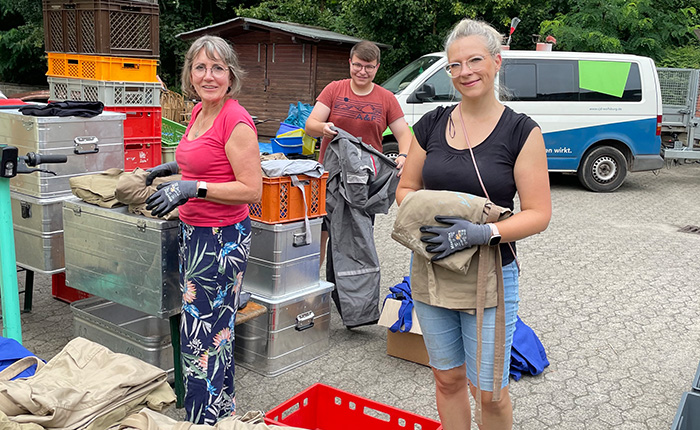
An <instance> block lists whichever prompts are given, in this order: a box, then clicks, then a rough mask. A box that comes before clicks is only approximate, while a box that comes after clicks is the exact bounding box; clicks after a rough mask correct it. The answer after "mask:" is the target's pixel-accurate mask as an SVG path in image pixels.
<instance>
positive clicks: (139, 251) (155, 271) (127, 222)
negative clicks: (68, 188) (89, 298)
mask: <svg viewBox="0 0 700 430" xmlns="http://www.w3.org/2000/svg"><path fill="white" fill-rule="evenodd" d="M178 226H179V221H177V220H170V221H166V220H162V219H154V218H148V217H145V216H142V215H135V214H131V213H129V212H128V210H127V208H126V207H123V206H122V207H119V208H112V209H108V208H102V207H99V206H95V205H91V204H88V203H85V202H83V201H81V200H78V199H72V200H66V201H65V202H64V205H63V229H64V233H65V235H64V247H65V261H66V283H67V285H69V286H71V287H73V288H77V289H79V290H81V291H85V292H86V293H90V294H93V295H95V296H98V297H103V298H105V299H108V300H111V301H114V302H116V303H119V304H121V305H124V306H128V307H130V308H133V309H136V310H139V311H141V312H144V313H146V314H148V315H153V316H157V317H159V318H168V317H170V316H173V315H175V314H177V313H179V312H180V306H181V304H182V295H181V294H180V288H179V271H178V255H177V253H178V232H179V228H178Z"/></svg>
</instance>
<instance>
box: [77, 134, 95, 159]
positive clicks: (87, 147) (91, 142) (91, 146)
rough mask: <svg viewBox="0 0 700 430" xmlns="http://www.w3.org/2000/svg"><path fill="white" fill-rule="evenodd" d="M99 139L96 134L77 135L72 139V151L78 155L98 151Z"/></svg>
mask: <svg viewBox="0 0 700 430" xmlns="http://www.w3.org/2000/svg"><path fill="white" fill-rule="evenodd" d="M99 141H100V140H99V139H98V138H97V137H96V136H78V137H76V138H75V139H73V144H74V146H73V152H74V153H76V154H78V155H82V154H95V153H97V152H100V148H99V147H98V146H97V143H98V142H99Z"/></svg>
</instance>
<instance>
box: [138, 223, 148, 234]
mask: <svg viewBox="0 0 700 430" xmlns="http://www.w3.org/2000/svg"><path fill="white" fill-rule="evenodd" d="M136 227H137V228H138V229H139V231H140V232H142V233H143V232H144V231H146V221H136Z"/></svg>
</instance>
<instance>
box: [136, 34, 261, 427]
mask: <svg viewBox="0 0 700 430" xmlns="http://www.w3.org/2000/svg"><path fill="white" fill-rule="evenodd" d="M242 76H243V71H242V70H241V69H240V67H239V65H238V58H237V56H236V53H235V51H234V50H233V48H232V47H231V45H229V44H228V43H227V42H226V41H225V40H223V39H221V38H219V37H214V36H203V37H201V38H199V39H197V40H196V41H194V43H192V46H191V47H190V49H189V50H188V51H187V54H186V55H185V64H184V67H183V69H182V89H183V91H184V93H185V94H186V95H187V96H188V97H193V98H199V99H200V100H201V102H200V103H198V104H197V105H196V106H195V107H194V109H193V110H192V119H191V121H190V123H189V124H188V126H187V129H186V131H185V134H184V136H183V137H182V140H181V141H180V143H179V145H178V147H177V150H176V151H175V158H176V161H173V162H170V163H166V164H162V165H160V166H157V167H155V168H153V169H150V174H149V175H148V177H147V179H146V184H147V185H150V184H151V183H152V182H153V179H154V178H156V177H158V176H168V175H171V174H176V173H181V174H182V180H179V181H172V182H167V183H165V184H162V185H160V186H159V188H158V191H156V192H155V193H154V194H153V195H152V196H151V197H150V198H149V199H148V206H147V208H148V209H149V210H151V213H152V214H153V215H163V214H166V213H168V212H170V211H171V210H173V209H174V208H176V207H179V215H180V235H179V260H180V261H179V267H180V291H181V293H182V313H181V315H182V320H181V324H180V348H181V351H182V357H183V364H184V369H183V371H184V376H185V392H186V393H185V411H186V414H187V420H188V421H191V422H193V423H195V424H208V425H213V424H215V423H216V422H217V421H218V420H219V419H222V418H224V417H227V416H231V415H233V414H234V413H235V410H236V397H235V390H234V381H233V375H234V363H233V344H234V334H233V333H234V323H235V320H236V311H237V309H238V301H239V295H240V292H241V281H242V280H243V274H244V273H245V270H246V264H247V261H248V251H249V249H250V240H251V228H250V218H249V216H248V204H249V203H256V202H259V201H260V198H261V194H262V173H261V168H260V155H259V149H258V136H257V130H256V128H255V125H254V123H253V119H252V118H251V116H250V115H249V114H248V112H247V111H246V110H245V109H244V108H243V107H242V106H241V105H239V104H238V101H236V100H235V99H233V97H234V96H235V95H236V94H237V93H238V91H239V90H240V88H241V78H242Z"/></svg>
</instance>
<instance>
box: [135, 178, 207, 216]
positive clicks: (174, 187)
mask: <svg viewBox="0 0 700 430" xmlns="http://www.w3.org/2000/svg"><path fill="white" fill-rule="evenodd" d="M193 197H197V181H170V182H166V183H164V184H160V185H158V190H157V191H156V192H155V193H153V194H151V196H150V197H149V198H148V199H146V210H148V211H151V215H153V216H162V215H165V214H167V213H168V212H170V211H171V210H173V209H175V208H176V207H178V206H180V205H183V204H185V203H186V202H187V200H189V199H191V198H193Z"/></svg>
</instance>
